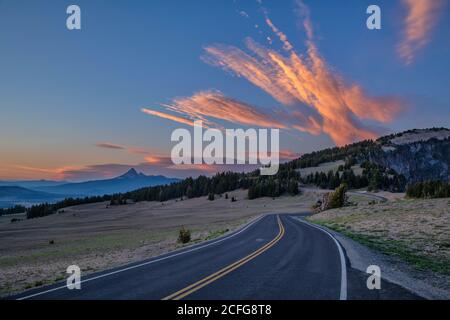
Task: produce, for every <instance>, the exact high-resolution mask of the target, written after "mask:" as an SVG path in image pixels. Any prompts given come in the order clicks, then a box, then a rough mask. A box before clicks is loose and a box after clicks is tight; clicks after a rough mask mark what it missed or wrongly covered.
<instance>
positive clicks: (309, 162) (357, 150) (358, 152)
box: [289, 140, 380, 169]
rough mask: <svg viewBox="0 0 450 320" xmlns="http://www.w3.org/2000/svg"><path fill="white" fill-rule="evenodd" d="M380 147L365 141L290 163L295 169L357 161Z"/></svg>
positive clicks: (304, 156)
mask: <svg viewBox="0 0 450 320" xmlns="http://www.w3.org/2000/svg"><path fill="white" fill-rule="evenodd" d="M379 150H380V146H379V145H378V144H376V143H375V142H374V141H373V140H364V141H361V142H357V143H353V144H349V145H346V146H343V147H334V148H328V149H324V150H320V151H315V152H311V153H308V154H305V155H303V156H302V157H301V158H299V159H296V160H293V161H291V162H290V163H289V165H290V166H292V167H293V168H295V169H298V168H308V167H316V166H318V165H319V164H321V163H325V162H334V161H337V160H344V159H351V160H350V161H354V163H355V162H356V161H355V159H356V158H358V157H362V156H363V155H367V154H370V153H371V152H378V151H379Z"/></svg>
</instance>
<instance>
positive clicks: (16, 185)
mask: <svg viewBox="0 0 450 320" xmlns="http://www.w3.org/2000/svg"><path fill="white" fill-rule="evenodd" d="M177 181H179V179H175V178H167V177H165V176H161V175H158V176H147V175H145V174H143V173H138V172H137V171H136V170H135V169H130V170H129V171H128V172H126V173H125V174H123V175H121V176H118V177H116V178H112V179H105V180H92V181H86V182H74V183H70V182H64V181H62V182H61V181H60V182H57V181H47V180H36V181H0V207H9V206H11V205H14V204H34V203H41V202H54V201H58V200H61V199H64V198H67V197H86V196H97V195H104V194H113V193H119V192H127V191H131V190H135V189H139V188H143V187H150V186H156V185H164V184H169V183H172V182H177Z"/></svg>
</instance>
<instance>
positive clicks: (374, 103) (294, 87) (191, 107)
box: [142, 0, 402, 145]
mask: <svg viewBox="0 0 450 320" xmlns="http://www.w3.org/2000/svg"><path fill="white" fill-rule="evenodd" d="M296 4H297V8H296V12H297V14H298V16H299V17H300V21H301V22H302V26H303V28H304V30H305V34H306V36H307V37H306V40H305V45H306V48H307V50H306V52H305V53H302V54H298V53H297V52H296V51H295V49H294V46H293V44H292V43H291V42H290V41H289V39H288V37H287V35H286V34H285V33H284V32H283V31H282V30H280V29H279V28H278V27H277V26H276V25H275V23H274V22H273V21H272V20H271V19H270V18H269V15H268V13H267V11H266V10H264V9H262V12H263V15H264V21H265V23H266V25H267V26H268V28H269V29H270V30H271V32H272V33H273V34H275V36H276V38H277V39H278V40H279V41H280V43H281V45H282V49H283V50H282V51H281V52H279V51H276V50H274V49H271V48H267V47H265V46H263V45H260V44H258V43H257V42H256V41H254V40H253V39H252V38H246V40H245V44H246V49H244V50H243V49H240V48H237V47H235V46H231V45H224V44H213V45H208V46H206V47H205V48H204V50H205V54H204V55H203V56H202V59H203V60H204V61H205V62H206V63H208V64H211V65H213V66H217V67H219V68H222V69H223V70H225V71H227V72H230V73H231V74H234V75H236V76H238V77H242V78H245V79H247V80H248V81H249V82H251V83H252V84H254V85H255V86H257V87H259V88H260V89H262V90H263V91H265V92H266V93H268V94H269V95H271V96H272V97H273V98H274V99H275V100H276V101H278V102H279V105H278V106H275V107H273V108H271V109H270V111H265V112H263V111H261V109H260V108H258V107H256V106H253V105H250V104H248V103H245V102H242V101H238V100H236V99H233V98H230V97H227V96H225V95H223V94H222V93H221V92H219V91H200V92H198V93H196V94H194V95H193V96H191V97H183V98H176V99H174V100H173V101H172V102H171V103H169V104H162V105H161V106H163V107H165V108H166V110H167V111H169V112H170V113H166V112H159V111H155V110H150V109H148V108H144V109H142V111H143V112H145V113H147V114H149V115H153V116H157V117H161V118H165V119H169V120H173V121H176V122H179V123H183V124H188V125H192V121H193V120H202V121H203V123H204V125H205V126H207V127H213V126H214V127H218V126H219V125H218V124H217V123H216V122H215V121H217V120H225V121H230V122H232V123H236V124H241V125H250V126H261V127H272V128H274V127H275V128H280V129H295V130H298V131H304V132H308V133H310V134H313V135H319V134H322V133H325V134H327V135H328V136H330V138H331V139H332V140H333V141H334V142H335V143H336V144H338V145H343V144H347V143H351V142H353V141H355V140H360V139H372V138H375V137H377V136H378V135H379V133H380V132H379V130H378V129H374V127H373V126H368V125H366V124H365V123H364V120H371V121H372V122H374V121H377V122H381V123H386V122H389V121H391V120H392V119H393V118H394V117H395V115H396V114H397V113H398V112H399V111H400V110H401V109H402V103H401V101H400V100H399V99H398V98H396V97H393V96H382V97H373V96H370V95H369V94H367V93H366V91H365V90H364V89H363V88H362V87H361V85H359V84H356V83H349V82H348V81H345V80H344V79H343V77H342V76H341V75H340V74H338V73H337V72H336V71H335V70H334V69H332V68H331V67H329V66H328V65H327V63H326V61H325V59H324V58H323V57H322V56H321V54H320V53H319V50H318V48H317V46H316V44H315V43H314V30H313V24H312V21H311V17H310V11H309V8H308V7H307V6H306V5H304V3H303V2H302V1H301V0H297V2H296ZM271 41H272V40H271ZM171 113H175V114H178V115H173V114H171Z"/></svg>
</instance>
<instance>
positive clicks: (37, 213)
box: [26, 195, 111, 219]
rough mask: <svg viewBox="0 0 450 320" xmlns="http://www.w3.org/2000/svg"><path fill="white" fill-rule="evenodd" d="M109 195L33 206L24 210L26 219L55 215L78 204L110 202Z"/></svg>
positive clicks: (69, 199) (68, 199) (67, 199)
mask: <svg viewBox="0 0 450 320" xmlns="http://www.w3.org/2000/svg"><path fill="white" fill-rule="evenodd" d="M110 200H111V196H110V195H104V196H94V197H85V198H66V199H64V200H62V201H58V202H56V203H41V204H37V205H33V206H31V207H30V208H28V209H26V212H27V219H33V218H39V217H44V216H48V215H50V214H54V213H56V212H57V211H58V210H60V209H62V208H66V207H70V206H76V205H80V204H87V203H96V202H103V201H110Z"/></svg>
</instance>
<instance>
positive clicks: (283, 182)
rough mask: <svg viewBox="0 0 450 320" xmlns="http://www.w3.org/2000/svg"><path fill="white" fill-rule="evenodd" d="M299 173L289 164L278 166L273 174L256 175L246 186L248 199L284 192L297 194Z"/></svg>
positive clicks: (278, 194) (277, 194)
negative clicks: (276, 171)
mask: <svg viewBox="0 0 450 320" xmlns="http://www.w3.org/2000/svg"><path fill="white" fill-rule="evenodd" d="M299 181H300V173H299V172H298V171H296V170H295V169H293V168H291V167H289V166H280V169H279V170H278V173H277V174H276V175H274V176H260V175H258V176H256V177H254V178H253V179H252V180H251V181H250V185H249V186H248V198H249V199H250V200H252V199H256V198H260V197H272V198H275V197H279V196H281V195H282V194H284V193H288V194H289V195H292V196H295V195H297V194H299V189H298V183H299Z"/></svg>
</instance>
